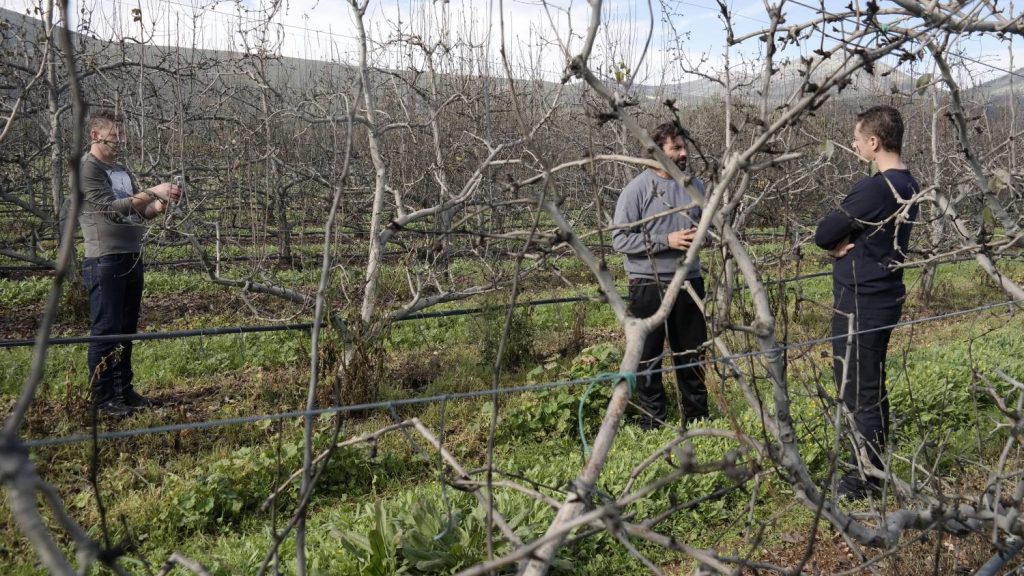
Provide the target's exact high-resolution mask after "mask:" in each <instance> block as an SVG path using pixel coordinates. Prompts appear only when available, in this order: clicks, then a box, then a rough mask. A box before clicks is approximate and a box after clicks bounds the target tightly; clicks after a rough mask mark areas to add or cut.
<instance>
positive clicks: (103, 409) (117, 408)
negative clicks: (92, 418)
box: [96, 398, 136, 418]
mask: <svg viewBox="0 0 1024 576" xmlns="http://www.w3.org/2000/svg"><path fill="white" fill-rule="evenodd" d="M96 412H98V413H99V414H100V416H112V417H114V418H124V417H125V416H130V415H132V414H134V413H135V412H136V409H135V408H133V407H131V406H129V405H127V404H125V403H124V402H122V401H121V400H118V399H116V398H115V399H113V400H107V401H106V402H101V403H99V404H97V405H96Z"/></svg>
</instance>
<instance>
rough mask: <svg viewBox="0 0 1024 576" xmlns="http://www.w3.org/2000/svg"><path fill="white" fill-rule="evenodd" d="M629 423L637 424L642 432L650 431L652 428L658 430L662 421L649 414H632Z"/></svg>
mask: <svg viewBox="0 0 1024 576" xmlns="http://www.w3.org/2000/svg"><path fill="white" fill-rule="evenodd" d="M630 424H633V425H634V426H637V427H638V428H640V429H641V430H643V431H644V432H651V431H652V430H658V429H660V428H661V427H662V423H661V422H660V421H659V420H655V419H654V418H652V417H651V416H634V417H633V418H631V419H630Z"/></svg>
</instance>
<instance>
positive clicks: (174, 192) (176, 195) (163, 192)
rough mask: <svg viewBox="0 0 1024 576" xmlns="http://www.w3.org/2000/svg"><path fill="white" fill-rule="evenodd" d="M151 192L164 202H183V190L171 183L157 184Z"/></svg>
mask: <svg viewBox="0 0 1024 576" xmlns="http://www.w3.org/2000/svg"><path fill="white" fill-rule="evenodd" d="M149 191H150V192H151V193H152V194H153V195H154V196H156V197H157V198H159V199H161V200H163V201H164V202H177V201H178V200H181V188H179V187H178V186H176V185H174V184H171V183H170V182H164V183H163V184H157V185H156V186H153V187H152V188H150V189H149Z"/></svg>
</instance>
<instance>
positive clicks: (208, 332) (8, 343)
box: [0, 322, 313, 349]
mask: <svg viewBox="0 0 1024 576" xmlns="http://www.w3.org/2000/svg"><path fill="white" fill-rule="evenodd" d="M312 327H313V323H312V322H304V323H297V324H272V325H267V326H224V327H220V328H199V329H197V330H175V331H172V332H138V333H135V334H107V335H104V336H68V337H65V338H50V339H49V340H48V341H47V344H49V345H51V346H59V345H65V344H90V343H93V342H122V341H124V340H133V341H138V340H174V339H176V338H188V337H191V336H220V335H223V334H252V333H254V332H286V331H289V330H309V329H310V328H312ZM35 343H36V341H35V339H24V340H3V341H0V349H3V348H17V347H19V346H32V345H33V344H35Z"/></svg>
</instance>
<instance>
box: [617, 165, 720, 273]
mask: <svg viewBox="0 0 1024 576" xmlns="http://www.w3.org/2000/svg"><path fill="white" fill-rule="evenodd" d="M692 183H693V186H694V187H695V188H697V189H698V190H700V191H701V193H703V192H704V183H703V182H701V181H700V180H699V179H698V178H694V179H693V180H692ZM679 207H685V208H684V209H683V210H680V211H677V212H674V213H673V214H669V215H666V216H661V217H658V218H655V219H654V220H651V221H649V222H645V223H643V224H639V225H633V226H629V227H626V228H619V229H617V230H615V232H614V233H613V234H612V246H613V247H614V248H615V251H616V252H621V253H622V254H624V255H625V256H626V263H625V268H626V273H627V274H629V277H630V278H651V279H653V278H654V277H656V276H657V277H660V278H665V279H667V278H671V277H672V275H673V274H675V271H676V263H677V261H678V260H679V259H680V258H682V257H684V256H685V255H686V252H684V251H682V250H673V249H671V248H669V247H668V235H669V233H670V232H676V231H678V230H686V229H688V228H692V227H694V226H696V225H697V222H699V221H700V217H701V213H702V210H701V208H700V206H698V205H697V203H696V202H694V201H693V198H691V197H690V194H689V193H688V192H687V191H686V189H685V188H683V187H682V186H680V185H679V184H677V183H676V181H675V180H672V179H671V178H662V177H661V176H658V175H657V174H656V173H655V172H654V170H651V169H647V170H644V171H643V172H642V173H640V174H639V175H637V177H636V178H633V180H632V181H631V182H630V183H629V184H627V185H626V187H625V188H624V189H623V190H622V194H620V195H619V201H618V202H617V203H616V204H615V219H614V224H615V225H616V226H624V225H628V224H632V223H634V222H638V221H640V220H643V219H645V218H648V217H651V216H654V215H655V214H660V213H662V212H666V211H669V210H672V209H674V208H679ZM700 275H701V267H700V258H699V257H698V259H697V262H696V266H694V267H693V269H691V270H690V271H689V274H687V280H690V279H694V278H700Z"/></svg>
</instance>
